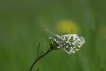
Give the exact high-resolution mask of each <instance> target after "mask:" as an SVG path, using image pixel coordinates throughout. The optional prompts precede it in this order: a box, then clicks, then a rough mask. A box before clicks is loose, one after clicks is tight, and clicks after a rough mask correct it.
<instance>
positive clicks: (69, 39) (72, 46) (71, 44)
mask: <svg viewBox="0 0 106 71" xmlns="http://www.w3.org/2000/svg"><path fill="white" fill-rule="evenodd" d="M84 43H85V39H84V38H83V37H82V36H80V35H78V34H68V35H62V36H60V44H59V45H60V46H61V47H62V48H63V50H64V51H65V52H67V53H68V54H71V53H75V52H76V51H78V50H79V49H80V47H81V46H82V45H83V44H84Z"/></svg>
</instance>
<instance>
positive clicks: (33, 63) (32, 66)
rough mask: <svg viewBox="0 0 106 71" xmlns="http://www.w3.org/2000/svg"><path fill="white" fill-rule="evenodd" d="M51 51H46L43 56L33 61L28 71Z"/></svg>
mask: <svg viewBox="0 0 106 71" xmlns="http://www.w3.org/2000/svg"><path fill="white" fill-rule="evenodd" d="M50 51H51V49H49V50H48V51H46V52H45V53H44V54H43V55H41V56H40V57H38V58H37V59H35V61H34V62H33V64H32V65H31V67H30V69H29V71H32V68H33V67H34V65H35V64H36V63H37V62H38V61H39V60H40V59H41V58H42V57H44V56H45V55H47V54H48V53H49V52H50Z"/></svg>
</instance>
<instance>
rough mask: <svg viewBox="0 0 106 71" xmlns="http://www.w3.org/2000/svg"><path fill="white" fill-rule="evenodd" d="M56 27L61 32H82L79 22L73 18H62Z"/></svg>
mask: <svg viewBox="0 0 106 71" xmlns="http://www.w3.org/2000/svg"><path fill="white" fill-rule="evenodd" d="M55 29H56V31H57V33H60V34H77V33H79V32H80V28H79V26H78V24H76V23H75V22H74V21H72V20H62V21H59V22H57V23H56V25H55Z"/></svg>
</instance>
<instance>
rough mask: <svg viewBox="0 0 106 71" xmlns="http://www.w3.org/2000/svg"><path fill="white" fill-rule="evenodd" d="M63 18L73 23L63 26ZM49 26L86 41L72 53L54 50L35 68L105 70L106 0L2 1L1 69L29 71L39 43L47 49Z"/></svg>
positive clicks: (50, 69) (0, 28)
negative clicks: (79, 36)
mask: <svg viewBox="0 0 106 71" xmlns="http://www.w3.org/2000/svg"><path fill="white" fill-rule="evenodd" d="M63 20H69V21H73V22H74V23H70V24H71V25H69V26H70V27H67V21H66V22H64V23H66V25H63V26H64V27H61V22H62V21H63ZM59 22H60V23H59ZM72 25H74V28H73V27H72ZM77 26H78V27H77ZM46 28H48V29H50V30H51V31H52V32H54V33H56V34H58V35H61V34H67V33H70V34H71V33H78V34H81V35H82V36H83V37H84V38H85V40H86V43H85V44H84V45H83V46H82V48H81V49H80V50H79V51H78V52H77V53H75V54H71V55H69V54H67V53H65V52H64V51H63V50H62V49H60V50H56V51H52V52H51V53H49V54H48V55H47V56H45V57H44V58H42V59H41V60H40V61H39V62H38V63H37V64H36V65H35V66H34V68H33V70H32V71H36V69H37V68H40V70H39V71H101V69H106V0H0V71H28V70H29V68H30V66H31V64H32V63H33V61H34V60H35V58H36V53H37V46H38V44H39V43H40V44H41V46H40V52H42V51H43V52H46V50H47V46H49V40H48V38H49V36H52V37H53V35H52V34H50V33H49V32H47V31H46V30H45V29H46ZM56 28H57V29H56ZM67 28H69V29H67ZM78 28H79V29H78ZM65 29H67V30H66V31H64V30H65ZM79 30H80V31H79ZM63 31H64V32H63Z"/></svg>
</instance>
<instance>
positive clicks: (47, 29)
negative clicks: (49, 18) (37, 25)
mask: <svg viewBox="0 0 106 71" xmlns="http://www.w3.org/2000/svg"><path fill="white" fill-rule="evenodd" d="M46 31H49V32H50V33H52V34H53V35H55V34H54V33H53V32H51V31H50V30H49V29H46Z"/></svg>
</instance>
